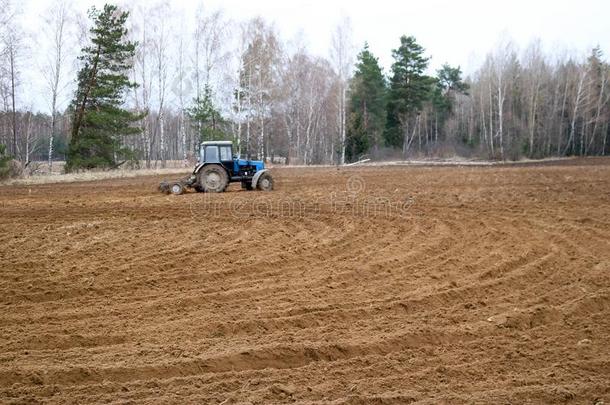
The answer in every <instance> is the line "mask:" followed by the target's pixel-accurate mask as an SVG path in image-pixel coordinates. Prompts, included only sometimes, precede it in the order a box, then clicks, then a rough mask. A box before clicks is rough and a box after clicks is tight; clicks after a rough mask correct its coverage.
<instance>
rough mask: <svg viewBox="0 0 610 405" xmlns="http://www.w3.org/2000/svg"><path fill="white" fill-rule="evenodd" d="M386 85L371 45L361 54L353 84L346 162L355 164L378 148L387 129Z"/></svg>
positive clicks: (366, 45)
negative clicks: (362, 156) (371, 150)
mask: <svg viewBox="0 0 610 405" xmlns="http://www.w3.org/2000/svg"><path fill="white" fill-rule="evenodd" d="M386 93H387V88H386V82H385V78H384V76H383V72H382V70H381V67H380V66H379V62H378V59H377V58H376V57H375V56H374V55H373V54H372V53H371V51H369V46H368V44H366V43H365V44H364V49H363V50H362V51H361V52H360V54H358V63H357V64H356V71H355V72H354V77H353V78H352V80H351V83H350V101H349V118H348V128H347V139H346V155H347V160H348V161H351V160H355V159H357V158H358V157H359V156H360V155H362V154H364V153H366V152H368V149H369V148H370V147H373V148H375V149H376V148H377V147H378V146H379V144H380V142H381V135H382V133H383V129H384V125H385V118H386V117H385V115H386V111H385V103H386Z"/></svg>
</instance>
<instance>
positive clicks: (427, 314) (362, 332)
mask: <svg viewBox="0 0 610 405" xmlns="http://www.w3.org/2000/svg"><path fill="white" fill-rule="evenodd" d="M273 173H274V178H275V181H276V190H275V191H273V192H271V193H262V192H248V191H242V190H241V188H240V187H239V184H237V185H231V187H230V188H229V190H228V192H226V193H223V194H219V195H207V194H206V195H204V194H199V193H188V194H185V195H182V196H177V197H175V196H167V195H163V194H159V193H157V191H156V190H155V187H156V184H157V183H158V181H159V180H161V179H160V178H159V177H140V178H131V179H120V180H105V181H97V182H81V183H64V184H47V185H36V186H10V187H9V186H3V187H0V214H1V217H0V307H1V312H0V401H1V402H6V403H13V402H14V403H36V402H44V403H91V402H108V403H112V402H117V403H118V402H120V403H125V402H132V403H177V404H184V403H210V404H221V403H222V404H233V403H242V404H245V403H253V404H266V403H292V402H296V403H303V404H305V403H307V404H311V403H317V404H325V403H334V404H342V403H349V404H360V403H362V404H365V403H380V404H404V403H422V404H423V403H427V404H428V403H429V404H439V403H447V404H449V403H451V404H453V403H490V404H491V403H493V404H503V403H514V404H517V403H535V404H538V403H575V404H576V403H578V404H581V403H582V404H595V403H602V402H604V401H605V403H606V404H608V403H610V160H604V159H595V160H584V161H575V162H572V163H570V164H561V165H548V166H522V167H462V168H459V167H363V168H355V167H354V168H343V169H336V168H311V169H299V168H288V169H279V168H278V169H274V171H273Z"/></svg>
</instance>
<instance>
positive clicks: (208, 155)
mask: <svg viewBox="0 0 610 405" xmlns="http://www.w3.org/2000/svg"><path fill="white" fill-rule="evenodd" d="M205 161H206V162H217V161H218V146H206V148H205Z"/></svg>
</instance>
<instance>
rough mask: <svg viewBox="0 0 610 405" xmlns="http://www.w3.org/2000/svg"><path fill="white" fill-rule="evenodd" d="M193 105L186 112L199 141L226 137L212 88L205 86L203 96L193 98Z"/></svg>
mask: <svg viewBox="0 0 610 405" xmlns="http://www.w3.org/2000/svg"><path fill="white" fill-rule="evenodd" d="M193 103H194V105H193V107H191V108H189V109H188V110H187V114H188V116H189V118H190V119H191V122H192V123H193V126H194V127H195V129H196V130H197V132H198V134H199V139H200V140H201V141H217V140H223V139H226V137H227V135H226V134H225V133H224V131H223V130H222V128H221V124H222V122H223V120H222V116H221V115H220V112H219V111H218V110H217V109H216V106H215V105H214V101H213V99H212V90H211V89H210V87H209V86H208V85H206V86H205V88H204V91H203V96H202V97H199V98H197V97H196V98H195V99H194V100H193Z"/></svg>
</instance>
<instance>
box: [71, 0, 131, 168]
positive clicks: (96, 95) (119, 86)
mask: <svg viewBox="0 0 610 405" xmlns="http://www.w3.org/2000/svg"><path fill="white" fill-rule="evenodd" d="M89 16H90V18H91V19H92V20H93V21H94V26H93V28H91V31H90V32H91V37H92V38H91V45H90V46H87V47H85V48H83V49H82V54H81V56H80V57H79V59H80V60H81V62H82V64H83V65H82V68H81V69H80V71H79V72H78V77H77V81H78V88H77V90H76V94H75V97H74V100H73V101H72V103H71V105H70V109H71V112H72V115H73V120H72V131H71V135H72V139H71V140H70V146H69V149H68V157H67V162H66V170H67V171H71V170H77V169H90V168H94V167H116V166H118V165H120V164H121V163H122V162H118V160H119V159H131V158H133V152H132V151H131V150H130V149H129V148H127V147H125V146H123V142H122V141H123V139H122V138H123V137H124V136H127V135H133V134H137V133H138V132H139V129H138V128H137V127H135V126H133V125H132V123H134V122H135V121H137V120H140V119H141V118H142V116H141V115H137V114H134V113H132V112H130V111H127V110H125V109H123V108H122V105H123V99H124V96H125V93H126V91H128V90H129V89H132V88H134V87H135V86H136V84H135V83H132V82H130V81H129V78H128V77H127V72H128V71H129V69H131V67H132V63H133V62H132V61H133V57H134V54H135V47H136V44H135V43H134V42H130V41H128V40H127V29H126V28H125V23H126V21H127V17H128V13H127V12H122V11H119V10H118V8H117V7H116V6H114V5H108V4H106V5H105V6H104V9H103V10H102V11H100V10H98V9H96V8H95V7H93V8H92V9H91V10H90V11H89Z"/></svg>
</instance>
